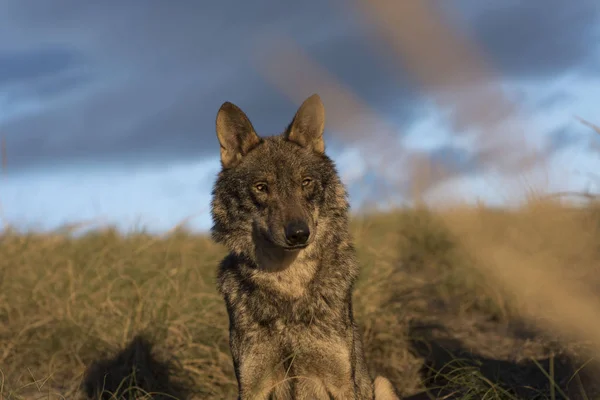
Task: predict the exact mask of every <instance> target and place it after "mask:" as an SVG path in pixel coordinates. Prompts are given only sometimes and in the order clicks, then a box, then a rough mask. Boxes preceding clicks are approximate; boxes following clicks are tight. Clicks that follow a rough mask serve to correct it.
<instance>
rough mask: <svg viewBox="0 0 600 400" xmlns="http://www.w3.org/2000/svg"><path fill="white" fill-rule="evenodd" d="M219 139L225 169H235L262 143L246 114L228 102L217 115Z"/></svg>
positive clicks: (222, 163)
mask: <svg viewBox="0 0 600 400" xmlns="http://www.w3.org/2000/svg"><path fill="white" fill-rule="evenodd" d="M217 138H218V139H219V144H220V145H221V165H222V166H223V168H231V167H235V166H236V165H237V164H239V162H240V161H241V160H242V158H243V157H244V156H245V155H246V154H248V152H249V151H250V150H252V148H253V147H254V146H256V145H257V144H258V143H259V142H260V138H259V137H258V135H257V134H256V132H255V131H254V127H253V126H252V123H251V122H250V120H249V119H248V117H247V116H246V114H245V113H244V112H243V111H242V110H241V109H240V108H239V107H238V106H236V105H235V104H233V103H230V102H228V101H227V102H225V103H223V105H222V106H221V108H219V112H218V113H217Z"/></svg>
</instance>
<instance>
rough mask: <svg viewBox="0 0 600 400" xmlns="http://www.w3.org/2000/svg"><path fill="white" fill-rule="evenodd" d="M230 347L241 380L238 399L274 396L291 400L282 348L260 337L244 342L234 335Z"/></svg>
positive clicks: (237, 375) (251, 399)
mask: <svg viewBox="0 0 600 400" xmlns="http://www.w3.org/2000/svg"><path fill="white" fill-rule="evenodd" d="M263 339H265V338H263ZM230 346H231V354H232V356H233V363H234V366H235V373H236V378H237V381H238V389H239V395H238V399H240V400H255V399H256V400H267V399H270V398H271V397H270V396H271V395H273V398H275V399H288V398H290V397H289V396H288V393H289V392H290V387H289V381H287V380H286V379H285V378H286V377H285V369H284V367H283V363H282V357H281V352H280V349H279V346H276V345H274V344H273V343H270V342H269V341H268V340H260V337H254V338H248V337H246V338H244V339H243V340H240V339H238V338H236V335H235V334H232V335H231V336H230ZM290 399H291V398H290Z"/></svg>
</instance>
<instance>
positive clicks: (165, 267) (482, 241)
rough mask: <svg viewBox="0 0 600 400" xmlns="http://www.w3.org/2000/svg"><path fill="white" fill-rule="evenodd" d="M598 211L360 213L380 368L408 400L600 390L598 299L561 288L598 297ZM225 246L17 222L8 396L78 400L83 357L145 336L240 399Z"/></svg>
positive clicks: (10, 277)
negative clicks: (21, 226)
mask: <svg viewBox="0 0 600 400" xmlns="http://www.w3.org/2000/svg"><path fill="white" fill-rule="evenodd" d="M598 210H599V209H598V208H597V207H594V206H589V207H585V208H583V209H575V208H572V207H566V206H562V205H560V204H558V203H555V202H548V201H544V202H536V203H535V204H530V205H527V206H524V207H523V208H522V209H520V210H516V211H510V212H509V211H502V210H493V209H488V208H485V207H476V208H473V207H471V208H459V209H447V210H443V211H436V212H433V211H429V210H427V209H425V208H414V209H406V210H397V211H394V212H388V213H385V214H382V213H371V214H361V215H356V216H354V217H353V220H352V233H353V237H354V240H355V243H356V247H357V251H358V255H359V259H360V263H361V271H362V272H361V276H360V279H359V282H358V284H357V287H356V290H355V294H354V302H355V309H356V316H357V319H358V321H359V323H360V326H361V329H362V332H363V335H364V341H365V348H366V353H367V358H368V360H369V364H370V367H371V369H372V372H373V373H374V374H377V375H384V376H386V377H388V378H389V379H390V380H391V381H392V382H393V383H394V385H395V386H396V387H397V388H398V389H399V391H400V393H401V394H402V395H403V396H406V398H413V399H429V398H442V397H443V398H457V399H536V398H540V399H545V398H548V399H553V398H557V399H567V398H568V399H594V398H600V397H598V396H600V390H599V389H598V387H596V385H595V384H594V376H595V374H596V373H597V371H598V369H597V366H596V362H595V361H594V357H593V356H594V355H595V354H596V353H595V351H596V350H595V349H598V347H597V346H596V347H594V346H593V345H592V344H590V343H588V342H586V339H587V338H588V337H593V333H594V332H598V331H595V329H596V325H597V323H596V322H595V319H593V318H591V317H590V316H593V315H595V314H594V313H595V308H594V307H593V306H591V307H590V308H589V310H587V309H586V310H587V311H586V312H587V314H586V313H585V312H584V311H585V310H584V307H581V306H580V305H581V304H583V303H577V302H576V301H578V298H576V296H574V295H569V294H568V293H571V294H572V293H574V292H573V291H571V292H568V293H567V294H566V295H565V294H564V293H563V292H564V291H566V290H567V289H569V288H573V287H577V288H579V289H580V290H577V291H575V294H576V295H577V296H579V297H582V296H584V293H585V294H589V296H587V297H582V298H583V299H584V300H585V301H586V302H587V303H585V304H588V305H589V304H592V305H593V304H594V302H595V301H596V300H597V299H596V298H595V297H594V293H596V292H595V291H594V288H596V287H598V286H596V283H595V282H597V281H598V277H597V276H596V275H597V273H596V268H597V260H598V259H600V258H599V256H600V254H599V253H600V245H599V244H598V243H600V241H599V240H598V239H599V238H600V211H598ZM224 254H225V252H224V249H223V248H222V247H220V246H218V245H215V244H214V243H212V242H211V240H210V239H209V238H208V237H206V236H202V235H193V234H190V233H188V232H186V231H185V230H182V229H178V230H175V231H173V232H171V233H170V234H168V235H165V236H163V237H159V236H153V235H149V234H145V233H139V232H138V233H132V234H129V235H121V234H119V233H117V232H116V231H115V230H105V231H98V232H91V233H88V234H85V235H83V236H81V237H72V235H69V234H68V233H65V232H55V233H51V234H49V233H47V234H34V233H31V234H17V233H15V232H11V231H6V232H5V233H4V234H3V235H2V236H0V399H20V398H27V399H32V398H44V399H48V398H67V399H71V398H77V396H80V395H81V393H82V390H81V389H80V385H81V383H82V380H83V378H84V373H85V371H86V368H87V367H88V366H89V365H90V364H92V362H93V361H94V360H98V359H101V358H102V357H110V356H113V355H114V354H116V352H117V351H118V350H119V349H121V348H123V347H124V346H126V345H127V344H128V343H129V342H130V341H131V339H132V338H133V337H135V336H136V335H137V334H140V333H142V334H143V335H145V336H144V337H145V338H147V340H148V341H149V342H150V343H152V344H153V349H152V350H151V352H152V354H153V355H154V356H156V357H157V358H158V359H160V360H164V361H165V362H169V365H170V367H169V371H170V372H169V374H172V376H173V377H172V380H173V382H176V383H179V384H181V385H182V386H183V387H185V388H186V390H188V391H190V392H192V396H193V397H194V398H198V399H206V398H211V399H233V398H235V396H236V381H235V377H234V373H233V367H232V362H231V357H230V355H229V349H228V331H227V328H228V326H227V314H226V311H225V307H224V304H223V302H222V299H221V298H220V297H219V296H218V294H217V292H216V290H215V272H216V266H217V263H218V262H219V260H220V259H221V257H222V256H223V255H224ZM536 274H537V275H536ZM582 282H583V283H582ZM575 285H579V286H575ZM599 323H600V322H599ZM138 345H139V346H141V347H140V348H142V347H143V346H144V344H143V343H142V344H139V343H138ZM145 351H150V350H149V349H141V350H139V351H138V353H135V354H136V355H135V357H138V358H139V357H141V358H144V357H145V359H147V358H148V357H150V356H149V355H146V353H145ZM140 352H141V353H140ZM140 354H141V355H140ZM156 368H158V369H160V368H162V364H161V365H159V366H158V367H156ZM161 371H162V370H161ZM166 374H167V373H166V372H165V371H162V372H161V376H163V377H164V376H165V375H166ZM138 384H139V383H138ZM139 386H142V385H141V384H139ZM427 393H428V394H427ZM411 396H412V397H411Z"/></svg>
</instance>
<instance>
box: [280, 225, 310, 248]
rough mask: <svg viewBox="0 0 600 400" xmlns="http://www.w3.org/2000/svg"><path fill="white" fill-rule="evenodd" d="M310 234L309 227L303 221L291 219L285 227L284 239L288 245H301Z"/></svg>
mask: <svg viewBox="0 0 600 400" xmlns="http://www.w3.org/2000/svg"><path fill="white" fill-rule="evenodd" d="M309 236H310V229H309V228H308V225H306V223H305V222H302V221H293V222H290V223H289V224H287V226H286V227H285V241H286V242H287V244H288V245H290V246H301V245H304V244H306V242H307V241H308V237H309Z"/></svg>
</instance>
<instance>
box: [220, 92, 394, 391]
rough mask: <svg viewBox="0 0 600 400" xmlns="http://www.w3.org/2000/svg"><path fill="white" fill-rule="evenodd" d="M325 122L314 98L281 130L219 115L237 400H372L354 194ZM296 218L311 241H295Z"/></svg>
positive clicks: (224, 278) (224, 281) (225, 288)
mask: <svg viewBox="0 0 600 400" xmlns="http://www.w3.org/2000/svg"><path fill="white" fill-rule="evenodd" d="M324 124H325V111H324V108H323V104H322V102H321V99H320V98H319V96H318V95H313V96H311V97H309V98H308V99H307V100H306V101H305V102H304V103H303V104H302V106H301V107H300V108H299V109H298V112H297V113H296V115H295V117H294V119H293V121H292V123H291V124H290V125H289V126H288V128H287V129H286V130H285V131H284V132H283V133H282V134H281V135H278V136H271V137H263V138H261V137H259V136H258V135H257V134H256V132H255V130H254V127H253V126H252V124H251V123H250V120H249V119H248V117H247V116H246V115H245V114H244V113H243V112H242V110H240V109H239V108H238V107H237V106H235V105H233V104H231V103H224V104H223V105H222V106H221V108H220V110H219V112H218V115H217V123H216V125H217V137H218V139H219V143H220V146H221V164H222V170H221V172H220V173H219V175H218V178H217V181H216V183H215V185H214V189H213V200H212V218H213V223H214V224H213V227H212V237H213V239H214V240H215V241H216V242H218V243H221V244H223V245H225V246H226V247H227V249H228V250H229V252H230V253H229V255H227V256H226V257H225V259H224V260H223V261H222V262H221V264H220V266H219V270H218V289H219V292H220V293H221V295H222V296H223V298H224V300H225V304H226V307H227V311H228V313H229V322H230V347H231V354H232V356H233V363H234V367H235V373H236V377H237V380H238V385H239V398H240V399H242V400H246V399H320V398H324V399H330V398H334V399H357V400H358V399H360V400H362V399H365V400H366V399H369V400H370V399H373V398H374V385H373V379H372V377H371V376H370V374H369V371H368V369H367V366H366V362H365V357H364V352H363V348H362V339H361V336H360V334H359V332H358V330H357V327H356V324H355V322H354V318H353V315H352V288H353V285H354V282H355V280H356V278H357V275H358V264H357V261H356V257H355V251H354V247H353V245H352V242H351V238H350V235H349V231H348V210H349V204H348V199H347V193H346V190H345V188H344V185H343V184H342V182H341V181H340V178H339V176H338V173H337V171H336V168H335V165H334V163H333V161H332V160H331V159H330V158H329V157H328V156H327V155H326V154H325V145H324V141H323V130H324ZM294 224H295V225H294ZM290 226H291V227H296V226H302V227H303V228H302V229H301V230H302V232H304V233H306V234H308V239H306V237H304V238H301V239H299V240H296V239H297V238H296V237H294V240H291V239H290V237H292V236H291V235H290V234H289V231H290V229H291V228H290ZM291 230H293V229H291ZM305 239H306V240H305ZM298 242H300V243H299V244H298ZM382 379H385V378H382ZM388 383H389V382H388ZM391 396H392V397H388V398H390V399H393V398H395V397H394V396H393V394H392V395H391Z"/></svg>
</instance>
